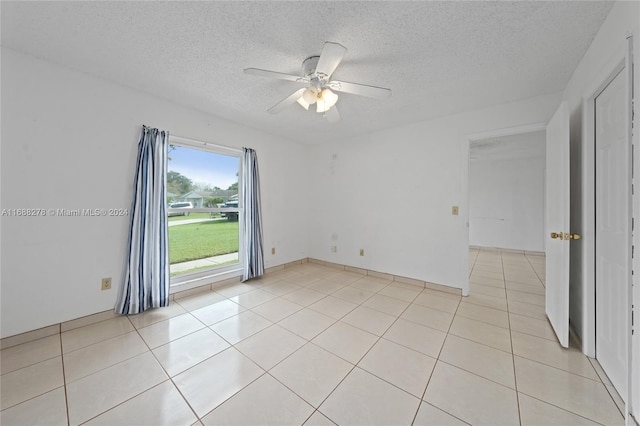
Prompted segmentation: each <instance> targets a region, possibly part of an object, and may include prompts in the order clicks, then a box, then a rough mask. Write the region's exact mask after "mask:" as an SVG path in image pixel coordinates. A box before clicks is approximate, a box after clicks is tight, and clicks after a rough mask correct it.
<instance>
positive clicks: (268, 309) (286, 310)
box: [252, 297, 303, 322]
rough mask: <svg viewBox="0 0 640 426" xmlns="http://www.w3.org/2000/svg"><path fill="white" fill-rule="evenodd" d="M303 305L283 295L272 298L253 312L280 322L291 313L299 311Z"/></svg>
mask: <svg viewBox="0 0 640 426" xmlns="http://www.w3.org/2000/svg"><path fill="white" fill-rule="evenodd" d="M302 308H303V306H300V305H298V304H297V303H293V302H290V301H288V300H286V299H283V298H282V297H278V298H277V299H273V300H270V301H268V302H266V303H263V304H262V305H260V306H256V307H255V308H253V309H252V311H253V312H255V313H257V314H259V315H261V316H263V317H265V318H267V319H268V320H270V321H273V322H278V321H280V320H281V319H284V318H286V317H288V316H289V315H291V314H293V313H295V312H298V311H299V310H301V309H302Z"/></svg>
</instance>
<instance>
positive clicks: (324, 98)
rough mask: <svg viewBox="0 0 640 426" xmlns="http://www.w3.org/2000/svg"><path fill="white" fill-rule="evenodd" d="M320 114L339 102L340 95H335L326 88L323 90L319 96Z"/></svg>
mask: <svg viewBox="0 0 640 426" xmlns="http://www.w3.org/2000/svg"><path fill="white" fill-rule="evenodd" d="M317 102H318V107H317V111H318V112H325V111H328V110H329V109H330V108H331V107H332V106H334V105H335V104H336V102H338V95H336V94H335V93H333V92H332V91H331V90H329V89H327V88H325V89H322V92H320V94H319V95H318V101H317Z"/></svg>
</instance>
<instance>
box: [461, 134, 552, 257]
mask: <svg viewBox="0 0 640 426" xmlns="http://www.w3.org/2000/svg"><path fill="white" fill-rule="evenodd" d="M542 137H543V138H544V134H543V135H542ZM505 143H508V142H505ZM542 143H544V139H543V140H542ZM544 169H545V159H544V157H534V158H519V159H500V160H497V159H478V160H471V161H470V163H469V244H470V245H473V246H479V247H498V248H505V249H514V250H528V251H540V252H543V251H544Z"/></svg>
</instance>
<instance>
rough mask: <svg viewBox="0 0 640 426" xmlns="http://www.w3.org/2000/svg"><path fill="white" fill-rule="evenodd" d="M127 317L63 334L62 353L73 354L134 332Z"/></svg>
mask: <svg viewBox="0 0 640 426" xmlns="http://www.w3.org/2000/svg"><path fill="white" fill-rule="evenodd" d="M134 330H135V329H134V327H133V325H131V321H129V319H128V318H127V317H116V318H113V319H110V320H106V321H101V322H98V323H95V324H91V325H87V326H85V327H80V328H76V329H73V330H69V331H65V332H64V333H62V334H61V337H62V351H63V352H65V353H66V352H71V351H75V350H76V349H80V348H84V347H85V346H89V345H93V344H94V343H98V342H101V341H103V340H107V339H111V338H112V337H116V336H120V335H122V334H126V333H129V332H131V331H134Z"/></svg>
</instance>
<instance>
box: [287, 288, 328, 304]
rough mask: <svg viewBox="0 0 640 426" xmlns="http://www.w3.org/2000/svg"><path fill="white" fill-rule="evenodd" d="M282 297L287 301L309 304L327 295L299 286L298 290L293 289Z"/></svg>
mask: <svg viewBox="0 0 640 426" xmlns="http://www.w3.org/2000/svg"><path fill="white" fill-rule="evenodd" d="M282 297H283V298H284V299H287V300H288V301H289V302H293V303H296V304H298V305H300V306H309V305H311V304H312V303H315V302H317V301H318V300H320V299H324V298H325V297H327V295H326V294H324V293H321V292H319V291H315V290H311V289H308V288H301V289H300V290H296V291H293V292H291V293H288V294H286V295H284V296H282Z"/></svg>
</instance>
